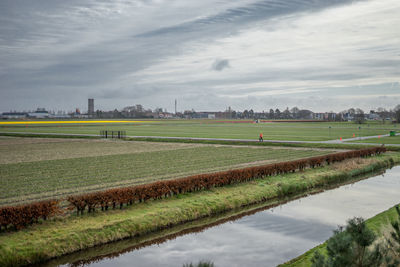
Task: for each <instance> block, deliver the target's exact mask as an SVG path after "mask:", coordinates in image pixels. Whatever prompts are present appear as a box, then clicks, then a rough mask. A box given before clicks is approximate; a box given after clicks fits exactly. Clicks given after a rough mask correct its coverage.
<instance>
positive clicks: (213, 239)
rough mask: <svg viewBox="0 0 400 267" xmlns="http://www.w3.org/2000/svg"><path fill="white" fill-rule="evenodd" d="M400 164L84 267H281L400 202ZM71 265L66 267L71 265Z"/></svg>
mask: <svg viewBox="0 0 400 267" xmlns="http://www.w3.org/2000/svg"><path fill="white" fill-rule="evenodd" d="M399 192H400V166H398V167H394V168H393V169H391V170H387V171H386V173H385V174H383V175H377V176H375V177H372V178H369V179H366V180H362V181H359V182H357V183H354V184H351V185H344V186H341V187H339V188H336V189H332V190H329V191H325V192H323V193H320V194H317V195H310V196H308V197H305V198H301V199H298V200H294V201H291V202H289V203H287V204H284V205H280V206H278V207H275V208H272V209H269V210H264V211H261V212H258V213H256V214H253V215H250V216H245V217H243V218H241V219H239V220H236V221H233V222H226V223H223V224H220V225H217V226H215V227H211V228H208V229H206V230H204V231H203V232H200V233H189V234H186V235H183V236H180V237H178V238H176V239H174V240H169V241H166V242H164V243H162V244H158V245H149V246H147V247H143V248H140V249H137V250H133V251H130V252H126V253H122V254H121V255H119V256H118V257H115V258H112V259H107V258H105V259H100V260H98V261H96V262H87V263H86V264H85V266H92V267H94V266H98V267H99V266H102V267H106V266H107V267H108V266H123V267H124V266H130V267H132V266H152V267H155V266H182V265H183V264H184V263H190V262H193V263H197V262H198V261H200V260H207V261H212V262H214V264H215V266H216V267H222V266H246V267H250V266H257V267H258V266H276V265H278V264H280V263H283V262H285V261H288V260H290V259H292V258H294V257H296V256H299V255H301V254H302V253H304V252H305V251H307V250H309V249H310V248H312V247H314V246H316V245H318V244H320V243H322V242H324V241H325V240H326V239H328V238H329V237H330V236H331V235H332V231H333V230H334V229H336V228H337V226H338V225H343V224H345V223H346V221H347V220H348V219H350V218H352V217H355V216H362V217H363V218H369V217H372V216H374V215H376V214H378V213H380V212H382V211H384V210H386V209H388V208H390V207H392V206H394V205H395V204H398V203H400V194H399ZM70 264H73V261H71V262H70V263H68V264H65V265H61V266H70Z"/></svg>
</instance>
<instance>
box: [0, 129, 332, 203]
mask: <svg viewBox="0 0 400 267" xmlns="http://www.w3.org/2000/svg"><path fill="white" fill-rule="evenodd" d="M331 152H332V150H318V149H289V148H274V149H272V148H265V147H247V146H218V145H193V144H176V143H173V144H168V143H165V144H162V143H148V142H128V141H126V142H124V141H109V140H65V139H42V138H33V139H29V138H10V137H2V138H0V153H1V155H2V157H1V160H0V176H1V177H2V179H1V180H0V196H1V199H0V204H2V205H4V204H7V203H15V202H20V201H22V200H28V201H32V200H38V199H43V198H48V197H54V196H55V197H59V196H64V195H67V194H72V193H79V192H88V191H93V190H100V189H104V188H111V187H118V186H126V185H135V184H143V183H148V182H151V181H155V180H161V179H169V178H177V177H183V176H188V175H191V174H196V173H205V172H213V171H219V170H226V169H233V168H242V167H245V166H251V165H260V164H266V163H272V162H278V161H287V160H294V159H299V158H304V157H310V156H317V155H324V154H328V153H331Z"/></svg>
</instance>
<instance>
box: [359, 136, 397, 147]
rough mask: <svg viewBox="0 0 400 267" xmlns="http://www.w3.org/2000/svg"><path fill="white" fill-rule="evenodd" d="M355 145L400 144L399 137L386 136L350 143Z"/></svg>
mask: <svg viewBox="0 0 400 267" xmlns="http://www.w3.org/2000/svg"><path fill="white" fill-rule="evenodd" d="M352 142H356V143H375V144H385V145H386V144H387V145H390V144H400V135H396V136H387V137H381V138H371V139H366V140H360V141H352Z"/></svg>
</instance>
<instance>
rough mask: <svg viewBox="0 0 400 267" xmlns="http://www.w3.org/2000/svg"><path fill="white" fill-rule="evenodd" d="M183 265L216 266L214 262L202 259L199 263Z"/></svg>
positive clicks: (191, 266)
mask: <svg viewBox="0 0 400 267" xmlns="http://www.w3.org/2000/svg"><path fill="white" fill-rule="evenodd" d="M183 267H214V263H212V262H211V261H200V262H199V263H197V265H196V264H193V263H186V264H184V265H183Z"/></svg>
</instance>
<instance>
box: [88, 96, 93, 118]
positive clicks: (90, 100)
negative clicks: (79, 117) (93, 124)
mask: <svg viewBox="0 0 400 267" xmlns="http://www.w3.org/2000/svg"><path fill="white" fill-rule="evenodd" d="M88 115H89V116H93V115H94V99H93V98H89V99H88Z"/></svg>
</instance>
